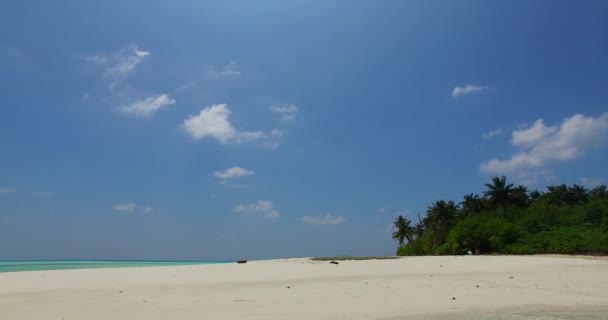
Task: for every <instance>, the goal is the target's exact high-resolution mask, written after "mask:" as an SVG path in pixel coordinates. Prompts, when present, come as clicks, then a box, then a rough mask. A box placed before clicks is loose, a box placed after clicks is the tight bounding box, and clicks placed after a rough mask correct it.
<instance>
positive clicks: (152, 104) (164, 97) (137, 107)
mask: <svg viewBox="0 0 608 320" xmlns="http://www.w3.org/2000/svg"><path fill="white" fill-rule="evenodd" d="M172 104H175V100H173V99H171V97H169V95H168V94H161V95H159V96H155V97H149V98H147V99H145V100H139V101H136V102H134V103H131V104H128V105H126V106H124V107H122V109H121V111H122V112H124V113H126V114H131V115H134V116H138V117H150V116H153V115H154V114H155V113H156V112H157V111H159V110H161V109H163V108H166V107H168V106H170V105H172Z"/></svg>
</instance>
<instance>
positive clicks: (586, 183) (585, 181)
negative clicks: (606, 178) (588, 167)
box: [580, 177, 603, 188]
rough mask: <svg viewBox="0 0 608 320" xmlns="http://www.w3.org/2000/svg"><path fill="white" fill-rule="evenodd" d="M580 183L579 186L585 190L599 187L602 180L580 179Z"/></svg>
mask: <svg viewBox="0 0 608 320" xmlns="http://www.w3.org/2000/svg"><path fill="white" fill-rule="evenodd" d="M580 181H581V185H583V186H585V187H587V188H594V187H597V186H599V185H601V184H602V183H603V181H602V179H600V178H592V177H582V178H581V179H580Z"/></svg>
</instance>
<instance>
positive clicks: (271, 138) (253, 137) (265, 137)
mask: <svg viewBox="0 0 608 320" xmlns="http://www.w3.org/2000/svg"><path fill="white" fill-rule="evenodd" d="M231 113H232V112H231V111H230V109H228V107H227V105H226V104H215V105H212V106H209V107H206V108H204V109H203V110H201V112H200V113H199V114H198V115H193V116H190V117H189V118H187V119H186V120H184V123H183V124H182V128H183V129H184V130H185V131H186V132H187V133H188V134H190V136H191V137H192V138H193V139H197V140H199V139H205V138H213V139H215V140H216V141H217V142H219V143H220V144H229V143H234V144H241V143H247V142H254V141H260V142H261V143H262V144H263V145H266V146H268V147H271V148H276V147H278V145H279V138H280V137H281V136H282V135H283V132H282V131H280V130H272V131H271V132H270V133H265V132H262V131H240V130H237V129H236V128H234V127H233V126H232V124H231V123H230V119H229V118H230V114H231Z"/></svg>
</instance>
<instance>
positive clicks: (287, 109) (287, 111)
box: [268, 104, 298, 122]
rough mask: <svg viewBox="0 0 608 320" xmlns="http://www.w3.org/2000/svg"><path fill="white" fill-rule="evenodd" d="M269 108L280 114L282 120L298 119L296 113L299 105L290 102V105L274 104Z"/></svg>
mask: <svg viewBox="0 0 608 320" xmlns="http://www.w3.org/2000/svg"><path fill="white" fill-rule="evenodd" d="M268 110H270V111H272V112H274V113H277V114H280V115H282V116H281V120H282V121H285V122H291V121H295V120H296V113H297V112H298V107H297V106H295V105H293V104H290V105H272V106H269V107H268Z"/></svg>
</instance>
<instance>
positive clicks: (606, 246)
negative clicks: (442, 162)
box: [393, 177, 608, 256]
mask: <svg viewBox="0 0 608 320" xmlns="http://www.w3.org/2000/svg"><path fill="white" fill-rule="evenodd" d="M486 187H487V190H486V191H485V192H484V195H483V197H480V196H478V195H476V194H472V193H471V194H467V195H465V196H464V197H463V201H462V202H460V203H459V204H456V203H454V202H453V201H444V200H438V201H435V202H434V203H432V204H431V205H430V206H429V207H428V208H427V211H426V217H425V218H424V219H420V217H418V220H419V222H418V223H417V224H416V225H414V226H412V225H411V224H412V222H411V221H410V220H408V219H406V218H403V217H401V216H399V217H398V218H397V219H396V220H395V222H394V228H395V230H396V231H395V233H393V238H394V239H397V240H399V243H400V245H399V248H398V249H397V255H400V256H405V255H435V254H440V255H441V254H466V253H467V252H469V251H472V252H476V251H478V252H479V253H482V254H483V253H503V254H537V253H564V254H574V253H593V254H607V253H608V192H607V191H606V186H603V185H602V186H598V187H596V188H594V189H592V190H587V189H585V188H584V187H582V186H578V185H573V186H566V185H559V186H549V187H547V191H546V192H540V191H538V190H533V191H528V189H527V188H526V187H525V186H516V187H514V186H513V185H511V184H507V181H506V177H494V178H492V181H491V183H490V184H486ZM405 240H407V243H405ZM404 243H405V244H404Z"/></svg>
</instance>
